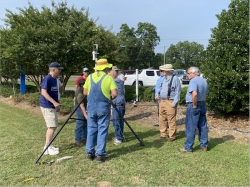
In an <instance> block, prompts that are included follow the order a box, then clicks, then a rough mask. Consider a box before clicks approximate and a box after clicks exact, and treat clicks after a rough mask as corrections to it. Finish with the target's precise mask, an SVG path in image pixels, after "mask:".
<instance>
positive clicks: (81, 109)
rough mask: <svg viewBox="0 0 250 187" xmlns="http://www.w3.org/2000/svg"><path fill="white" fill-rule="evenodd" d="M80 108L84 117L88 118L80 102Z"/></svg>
mask: <svg viewBox="0 0 250 187" xmlns="http://www.w3.org/2000/svg"><path fill="white" fill-rule="evenodd" d="M80 108H81V110H82V113H83V115H84V117H85V119H88V115H87V112H86V109H85V107H84V104H83V103H81V104H80Z"/></svg>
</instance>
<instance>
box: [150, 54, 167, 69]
mask: <svg viewBox="0 0 250 187" xmlns="http://www.w3.org/2000/svg"><path fill="white" fill-rule="evenodd" d="M163 64H164V55H163V54H162V53H157V54H156V55H155V56H154V60H153V63H152V65H151V66H152V67H153V68H154V69H159V67H160V66H161V65H163Z"/></svg>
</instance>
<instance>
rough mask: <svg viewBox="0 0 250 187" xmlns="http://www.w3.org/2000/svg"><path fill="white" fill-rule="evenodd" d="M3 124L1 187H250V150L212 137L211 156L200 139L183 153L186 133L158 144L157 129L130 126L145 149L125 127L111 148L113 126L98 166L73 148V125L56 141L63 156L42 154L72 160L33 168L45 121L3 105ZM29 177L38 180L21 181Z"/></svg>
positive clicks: (0, 117)
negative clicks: (105, 155) (122, 139)
mask: <svg viewBox="0 0 250 187" xmlns="http://www.w3.org/2000/svg"><path fill="white" fill-rule="evenodd" d="M0 120H1V121H0V129H1V131H0V137H1V146H0V168H1V177H0V186H98V185H101V184H103V183H105V182H106V184H108V183H111V185H112V186H249V147H248V146H246V145H240V144H238V143H235V142H233V141H223V140H222V139H219V138H210V139H209V143H210V151H208V152H202V151H201V150H199V147H198V146H199V142H198V141H197V140H196V142H195V145H194V152H193V153H179V152H178V151H177V148H179V147H182V146H183V142H184V141H185V134H184V132H182V131H181V132H178V140H177V141H175V142H172V143H170V142H166V141H164V140H157V139H155V136H156V135H158V131H157V129H155V128H153V127H152V128H150V127H145V126H143V125H142V124H135V123H134V122H133V121H129V123H130V125H131V127H132V128H133V129H134V131H135V132H136V133H137V134H138V136H139V137H140V138H141V139H143V141H144V143H145V146H139V142H138V140H137V139H136V138H135V136H134V135H133V134H132V132H131V131H130V130H129V129H128V127H126V126H125V134H124V135H125V139H126V142H125V143H123V144H121V145H118V146H115V145H113V143H112V138H113V137H114V135H113V134H114V130H113V127H112V125H111V126H110V129H109V138H108V141H107V151H108V158H107V160H106V162H105V163H102V164H98V163H97V162H96V160H94V161H92V162H91V161H87V159H86V155H85V153H84V148H85V147H81V148H78V147H75V146H74V127H75V122H74V121H73V120H70V121H69V123H68V124H67V125H66V126H65V127H64V129H63V130H62V131H61V132H60V134H59V135H58V137H57V138H56V139H55V141H54V142H53V145H54V146H58V147H59V148H60V154H59V155H56V156H47V155H44V156H43V157H42V158H41V161H52V160H56V159H58V158H61V157H63V156H73V158H72V159H70V160H65V161H63V162H60V163H53V164H52V165H51V166H49V165H46V164H34V162H35V161H36V159H37V158H38V156H39V155H40V154H41V152H42V148H43V146H44V141H45V131H46V126H45V122H44V120H43V118H42V117H41V116H36V115H34V114H32V113H29V112H27V111H25V110H21V109H18V108H15V107H10V106H7V105H4V104H2V103H1V107H0ZM63 123H64V120H61V121H60V124H61V125H62V124H63ZM61 125H60V126H59V128H60V127H61ZM196 139H197V138H196ZM30 177H38V178H35V179H34V180H30V181H27V182H24V181H23V180H25V179H27V178H30Z"/></svg>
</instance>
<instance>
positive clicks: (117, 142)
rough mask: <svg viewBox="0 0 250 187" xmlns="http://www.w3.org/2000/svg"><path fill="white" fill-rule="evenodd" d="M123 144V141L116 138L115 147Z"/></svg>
mask: <svg viewBox="0 0 250 187" xmlns="http://www.w3.org/2000/svg"><path fill="white" fill-rule="evenodd" d="M121 143H122V141H120V140H117V139H116V138H115V139H114V144H115V145H119V144H121Z"/></svg>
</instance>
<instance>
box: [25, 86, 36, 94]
mask: <svg viewBox="0 0 250 187" xmlns="http://www.w3.org/2000/svg"><path fill="white" fill-rule="evenodd" d="M36 92H38V89H37V87H36V86H33V85H26V93H36Z"/></svg>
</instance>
